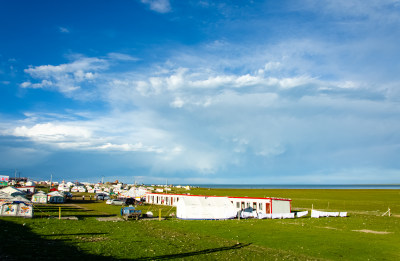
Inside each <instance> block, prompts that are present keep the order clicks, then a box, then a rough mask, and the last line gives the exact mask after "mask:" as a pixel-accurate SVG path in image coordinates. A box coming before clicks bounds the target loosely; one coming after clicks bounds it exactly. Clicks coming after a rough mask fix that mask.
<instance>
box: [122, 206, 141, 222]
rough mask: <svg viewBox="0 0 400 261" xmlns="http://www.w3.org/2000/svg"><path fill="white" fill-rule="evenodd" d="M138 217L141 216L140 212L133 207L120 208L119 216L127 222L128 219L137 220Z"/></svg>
mask: <svg viewBox="0 0 400 261" xmlns="http://www.w3.org/2000/svg"><path fill="white" fill-rule="evenodd" d="M140 215H142V211H141V210H136V209H135V207H123V208H121V216H122V217H123V218H124V219H125V220H128V218H135V219H136V220H138V219H139V217H140Z"/></svg>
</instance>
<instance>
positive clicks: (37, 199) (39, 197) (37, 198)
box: [32, 191, 47, 204]
mask: <svg viewBox="0 0 400 261" xmlns="http://www.w3.org/2000/svg"><path fill="white" fill-rule="evenodd" d="M32 202H34V203H45V204H46V203H47V194H46V193H44V192H43V191H40V192H38V193H36V194H34V195H33V196H32Z"/></svg>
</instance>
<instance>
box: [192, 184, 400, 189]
mask: <svg viewBox="0 0 400 261" xmlns="http://www.w3.org/2000/svg"><path fill="white" fill-rule="evenodd" d="M190 186H194V187H201V188H221V189H400V185H397V184H396V185H285V184H282V185H259V184H257V185H256V184H254V185H251V184H244V185H243V184H240V185H238V184H191V185H190Z"/></svg>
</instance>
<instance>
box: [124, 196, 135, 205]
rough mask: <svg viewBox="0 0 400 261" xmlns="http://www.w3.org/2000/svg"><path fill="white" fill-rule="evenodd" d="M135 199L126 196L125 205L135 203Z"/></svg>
mask: <svg viewBox="0 0 400 261" xmlns="http://www.w3.org/2000/svg"><path fill="white" fill-rule="evenodd" d="M135 201H136V200H135V199H134V198H125V199H124V203H125V205H127V206H128V205H134V204H135Z"/></svg>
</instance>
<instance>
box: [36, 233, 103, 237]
mask: <svg viewBox="0 0 400 261" xmlns="http://www.w3.org/2000/svg"><path fill="white" fill-rule="evenodd" d="M106 234H107V233H74V234H51V235H42V237H55V236H97V235H106Z"/></svg>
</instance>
